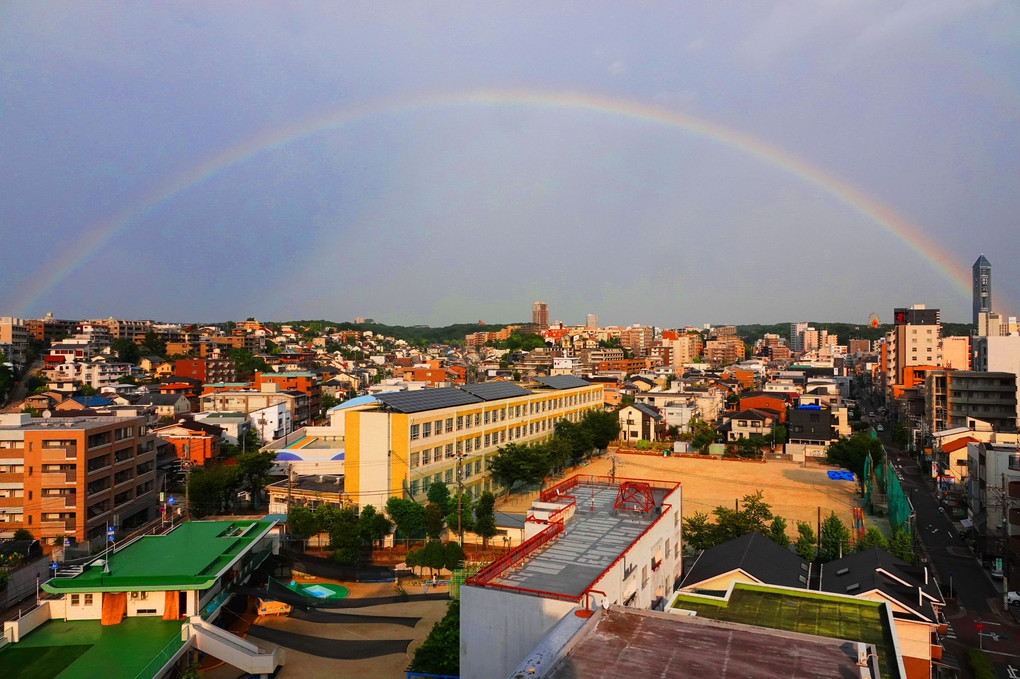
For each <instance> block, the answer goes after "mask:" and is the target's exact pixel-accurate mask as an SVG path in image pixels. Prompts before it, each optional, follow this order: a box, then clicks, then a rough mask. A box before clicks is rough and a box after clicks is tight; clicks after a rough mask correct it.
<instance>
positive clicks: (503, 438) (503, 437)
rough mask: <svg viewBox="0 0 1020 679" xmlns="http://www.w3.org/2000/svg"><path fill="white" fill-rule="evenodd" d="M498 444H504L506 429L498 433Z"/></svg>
mask: <svg viewBox="0 0 1020 679" xmlns="http://www.w3.org/2000/svg"><path fill="white" fill-rule="evenodd" d="M499 442H500V443H505V442H506V429H504V430H503V431H501V432H499Z"/></svg>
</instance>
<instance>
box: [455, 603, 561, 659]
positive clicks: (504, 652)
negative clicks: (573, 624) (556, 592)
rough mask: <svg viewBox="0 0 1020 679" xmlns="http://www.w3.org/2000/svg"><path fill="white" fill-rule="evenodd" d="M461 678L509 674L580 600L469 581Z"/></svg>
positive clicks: (464, 605)
mask: <svg viewBox="0 0 1020 679" xmlns="http://www.w3.org/2000/svg"><path fill="white" fill-rule="evenodd" d="M460 597H461V610H462V611H465V612H466V611H472V612H476V613H477V615H463V616H461V622H460V677H461V679H493V678H494V677H505V676H507V675H508V674H510V672H512V671H513V669H514V668H515V667H517V665H518V663H520V662H521V660H523V659H524V657H525V656H526V655H527V654H528V653H530V652H531V651H532V649H534V648H535V646H537V645H538V644H539V642H541V641H542V639H544V638H545V635H546V634H547V633H548V632H549V630H550V629H552V627H553V626H554V625H555V624H556V623H557V622H558V621H559V620H560V619H562V618H563V616H565V615H567V614H568V613H569V612H570V610H571V609H573V608H574V607H575V605H574V604H573V603H571V602H569V601H558V600H554V599H543V598H540V597H534V596H527V595H523V594H516V593H513V592H505V591H502V590H499V589H495V588H486V587H473V586H471V585H464V586H463V587H461V589H460Z"/></svg>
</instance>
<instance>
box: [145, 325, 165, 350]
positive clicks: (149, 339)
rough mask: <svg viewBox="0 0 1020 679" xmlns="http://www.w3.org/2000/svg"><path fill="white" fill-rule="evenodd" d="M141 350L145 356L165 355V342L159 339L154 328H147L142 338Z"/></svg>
mask: <svg viewBox="0 0 1020 679" xmlns="http://www.w3.org/2000/svg"><path fill="white" fill-rule="evenodd" d="M142 351H144V352H145V354H146V355H147V356H166V342H164V341H163V340H161V339H160V337H159V334H158V333H157V332H156V331H155V330H148V331H147V332H146V333H145V339H144V340H142Z"/></svg>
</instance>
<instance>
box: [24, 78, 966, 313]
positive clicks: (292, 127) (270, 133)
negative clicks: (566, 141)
mask: <svg viewBox="0 0 1020 679" xmlns="http://www.w3.org/2000/svg"><path fill="white" fill-rule="evenodd" d="M463 106H523V107H529V108H539V109H550V110H555V111H571V110H576V111H587V112H594V113H599V114H604V115H607V116H616V117H622V118H626V119H630V120H635V121H644V122H649V123H654V124H657V125H662V126H665V127H670V128H674V129H678V130H682V131H684V132H688V133H690V134H694V135H697V136H699V137H704V138H706V139H709V140H712V141H714V142H717V143H719V144H723V145H725V146H728V147H731V148H734V149H737V150H739V151H742V152H743V153H745V154H747V155H749V156H752V157H754V158H757V159H759V160H761V161H762V162H764V163H766V164H768V165H771V166H773V167H776V168H778V169H781V170H784V171H786V172H788V173H790V174H792V175H794V176H795V177H797V178H799V179H800V180H802V181H804V182H806V183H807V184H810V185H813V186H815V187H817V188H818V189H820V190H822V191H823V192H825V193H827V194H829V195H830V196H832V197H833V198H835V199H837V200H838V201H840V202H841V203H843V204H845V205H847V206H848V207H850V208H852V209H853V210H855V211H857V212H859V213H860V214H862V215H864V216H865V217H867V218H869V219H871V220H872V221H874V222H875V223H877V224H879V225H880V226H882V227H883V228H884V229H885V230H887V231H888V232H889V233H890V234H892V235H893V236H894V237H896V238H898V239H899V240H901V241H902V242H903V243H905V244H906V245H907V246H908V247H910V248H911V249H913V250H914V251H915V252H916V253H917V254H918V255H919V256H920V257H921V258H922V259H924V260H926V261H927V262H928V263H929V264H930V265H931V266H932V267H933V268H934V269H935V270H936V271H938V272H939V273H941V274H943V275H945V276H947V277H948V278H949V280H950V281H951V282H952V283H953V284H954V286H955V287H956V288H957V290H958V292H960V293H961V294H962V295H963V297H964V298H965V299H966V298H969V297H970V285H971V278H970V272H969V270H968V269H966V268H965V267H963V266H962V265H961V264H960V263H959V262H958V261H957V260H956V259H955V258H954V257H953V256H952V255H951V254H949V253H948V252H946V251H945V250H944V249H943V248H941V247H940V246H939V245H938V244H936V243H935V242H934V241H933V240H932V239H931V238H929V237H928V236H927V235H925V234H924V233H923V232H922V231H921V229H920V228H919V227H918V226H916V225H914V224H912V223H911V222H910V221H908V220H907V219H905V218H904V217H902V216H900V215H898V214H897V213H896V212H894V211H893V210H891V209H890V208H888V207H886V206H884V205H882V204H881V203H879V202H878V201H877V200H875V199H873V198H871V197H869V196H867V195H866V194H864V193H863V192H861V191H859V190H858V189H856V188H854V187H853V186H851V185H850V184H848V183H847V182H845V181H843V180H841V179H838V178H837V177H835V176H833V175H832V174H829V173H827V172H824V171H822V170H820V169H818V168H817V167H815V166H813V165H811V164H809V163H808V162H806V161H804V160H802V159H800V158H798V157H796V156H795V155H793V154H792V153H790V152H788V151H784V150H783V149H780V148H779V147H777V146H773V145H771V144H768V143H766V142H764V141H761V140H760V139H756V138H754V137H752V136H750V135H747V134H744V133H742V132H738V131H736V130H733V129H730V128H728V127H725V126H723V125H719V124H717V123H713V122H710V121H707V120H702V119H699V118H695V117H693V116H690V115H687V114H684V113H677V112H675V111H670V110H667V109H663V108H660V107H657V106H651V105H648V104H643V103H638V102H634V101H629V100H621V99H614V98H609V97H603V96H596V95H590V94H577V93H549V92H539V91H533V90H479V91H471V92H460V93H451V94H443V95H424V96H417V97H409V98H402V99H383V100H377V101H373V102H370V103H364V104H359V105H354V106H347V107H342V108H339V109H334V110H330V111H326V112H323V113H320V114H317V115H315V116H312V117H309V118H306V119H304V120H301V121H298V122H295V123H293V124H289V125H286V126H283V127H279V128H275V129H271V130H266V131H264V132H261V133H259V134H257V135H255V136H253V137H250V138H248V139H246V140H244V141H241V142H239V143H237V144H235V145H233V146H231V147H229V148H227V149H225V150H223V151H222V152H220V153H217V154H216V155H214V156H211V157H209V158H207V159H206V160H205V161H203V162H202V163H200V164H199V165H197V166H195V167H193V168H191V169H189V170H186V171H184V172H182V173H180V174H178V175H176V176H173V177H171V178H169V179H168V180H166V181H164V182H162V183H160V184H158V185H156V186H153V187H152V188H150V189H149V190H148V191H146V192H145V193H144V194H142V195H141V196H139V198H138V199H137V200H135V201H134V202H133V203H131V204H130V205H128V206H127V207H125V208H123V209H122V210H120V211H119V212H117V213H115V214H113V215H111V216H110V217H109V218H107V219H104V220H102V221H100V222H97V223H95V224H92V225H91V226H89V227H88V228H87V229H85V230H84V232H83V233H82V235H81V236H79V237H78V239H77V240H76V241H74V242H73V243H71V244H70V245H68V246H67V247H66V248H64V250H63V251H62V252H61V253H60V254H59V255H57V256H56V257H54V258H53V259H51V260H50V261H48V262H47V263H46V264H45V265H44V266H43V267H42V268H41V269H40V270H39V271H38V272H37V273H36V274H35V275H34V276H32V277H31V281H30V282H28V283H26V284H25V285H24V286H22V289H20V290H18V291H17V292H16V293H15V302H14V303H13V304H12V307H13V309H14V310H15V312H16V313H19V314H22V315H23V314H24V313H25V312H26V311H27V310H28V309H29V308H30V307H32V306H33V305H34V304H35V303H36V302H37V301H38V300H39V299H40V298H41V297H42V296H43V295H45V294H46V293H48V292H50V291H51V290H53V289H54V288H55V287H56V286H57V285H59V284H60V283H61V282H62V281H63V280H64V279H66V278H67V277H68V276H69V275H70V274H71V273H72V272H73V271H75V270H76V269H78V268H79V267H81V266H82V265H83V264H84V263H85V262H87V261H88V260H89V259H90V258H92V257H93V256H94V255H95V254H96V253H97V252H98V251H99V250H100V249H101V248H102V247H103V246H104V245H105V244H106V243H107V242H109V240H110V239H111V238H112V237H113V236H114V235H116V234H117V233H118V232H120V231H122V230H123V229H126V228H128V227H129V226H130V225H131V224H132V223H133V222H135V221H136V220H138V219H139V218H141V217H142V216H143V215H145V214H146V213H147V212H149V211H150V210H152V209H153V208H154V207H156V206H158V205H160V204H162V203H164V202H166V201H167V200H170V199H171V198H173V197H174V196H177V195H179V194H181V193H183V192H185V191H187V190H188V189H191V188H193V187H195V186H198V185H200V184H202V183H203V182H206V181H208V180H209V179H211V178H213V177H215V176H216V175H218V174H219V173H221V172H223V171H224V170H226V169H228V168H230V167H233V166H235V165H238V164H239V163H243V162H245V161H247V160H249V159H251V158H253V157H255V156H257V155H259V154H262V153H267V152H270V151H272V150H274V149H278V148H280V147H282V146H286V145H287V144H291V143H293V142H296V141H299V140H302V139H305V138H307V137H310V136H312V135H315V134H317V133H320V132H323V131H326V130H330V129H334V128H337V127H342V126H344V125H349V124H351V123H355V122H358V121H362V120H365V119H369V118H373V117H376V116H391V115H399V114H406V113H413V112H415V111H420V110H429V109H442V108H449V107H463Z"/></svg>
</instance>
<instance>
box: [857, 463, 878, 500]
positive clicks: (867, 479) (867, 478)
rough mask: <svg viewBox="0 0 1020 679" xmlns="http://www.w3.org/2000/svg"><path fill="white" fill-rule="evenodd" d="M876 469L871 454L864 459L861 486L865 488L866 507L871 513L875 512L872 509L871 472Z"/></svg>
mask: <svg viewBox="0 0 1020 679" xmlns="http://www.w3.org/2000/svg"><path fill="white" fill-rule="evenodd" d="M874 468H875V464H874V463H873V462H872V461H871V455H870V454H869V455H868V456H867V457H866V458H864V474H863V475H862V476H861V479H860V481H861V485H862V486H863V487H864V506H865V507H867V508H868V510H869V511H874V510H872V508H871V477H872V473H871V471H872V470H873V469H874Z"/></svg>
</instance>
